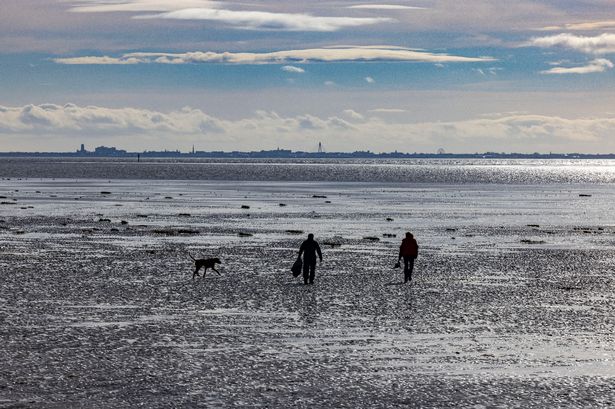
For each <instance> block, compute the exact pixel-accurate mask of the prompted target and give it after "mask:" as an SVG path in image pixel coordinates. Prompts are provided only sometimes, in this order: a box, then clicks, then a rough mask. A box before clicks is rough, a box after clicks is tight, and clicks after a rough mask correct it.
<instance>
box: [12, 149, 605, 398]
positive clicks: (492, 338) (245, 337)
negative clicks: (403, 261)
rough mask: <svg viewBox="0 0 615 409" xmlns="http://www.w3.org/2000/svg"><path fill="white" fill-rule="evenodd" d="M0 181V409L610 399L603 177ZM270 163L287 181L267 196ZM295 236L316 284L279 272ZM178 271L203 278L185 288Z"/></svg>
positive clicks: (383, 170) (18, 172) (21, 176)
mask: <svg viewBox="0 0 615 409" xmlns="http://www.w3.org/2000/svg"><path fill="white" fill-rule="evenodd" d="M1 162H2V163H0V168H1V169H3V172H2V175H1V176H2V179H1V180H0V195H2V196H3V198H2V199H1V200H2V205H0V220H1V221H0V250H1V255H2V256H1V257H0V266H1V271H2V280H1V284H0V333H1V334H2V339H3V342H2V345H1V346H0V358H1V359H2V362H3V363H4V364H3V365H2V369H1V372H0V406H1V407H58V408H59V407H88V408H96V407H100V408H106V407H128V406H142V407H197V406H203V407H268V408H272V407H347V408H357V407H365V408H378V407H382V408H385V407H387V408H390V407H546V406H557V407H601V406H603V407H606V406H611V405H613V403H614V402H615V392H613V389H612V382H613V377H614V376H615V364H614V360H613V358H614V357H615V352H614V348H613V345H614V342H615V339H614V335H613V324H614V318H613V313H612V309H613V305H614V303H615V291H614V290H613V288H614V287H613V285H614V284H615V282H614V281H615V279H614V276H613V270H614V265H615V259H614V258H613V256H612V254H613V245H614V244H615V224H613V222H612V214H613V207H614V206H615V205H613V203H615V189H614V188H613V185H612V184H611V183H610V181H611V177H612V172H611V171H610V168H609V165H608V164H606V165H605V164H598V165H597V166H596V167H588V166H587V165H586V164H579V165H578V166H577V165H575V164H572V165H570V164H568V165H562V166H567V167H564V169H563V170H562V171H561V172H559V173H556V172H551V171H550V170H549V169H546V170H542V171H541V168H540V166H537V165H536V164H532V163H529V164H526V165H524V164H523V163H521V164H520V165H518V166H520V167H523V166H525V170H516V171H514V170H513V171H511V172H507V171H506V170H507V169H506V168H502V166H503V165H501V164H496V165H493V166H491V165H489V164H488V166H487V167H488V169H487V170H484V165H483V164H476V163H460V164H450V163H449V164H445V165H446V166H448V167H449V168H448V169H445V168H442V166H443V165H442V164H440V163H435V164H433V163H431V164H430V163H427V164H421V163H419V164H412V166H415V167H416V169H415V170H407V169H405V168H403V167H404V164H403V163H402V164H394V166H393V168H394V169H396V168H395V166H397V167H401V168H403V169H402V171H399V170H393V176H391V172H392V171H391V166H392V165H390V164H386V163H385V164H382V165H379V164H378V163H376V164H375V165H374V166H375V167H376V168H377V169H376V170H374V171H373V172H377V174H379V175H385V176H383V178H388V179H387V180H380V181H378V180H376V181H370V179H373V178H374V177H373V172H372V173H370V174H368V175H366V176H363V177H360V178H359V179H362V180H348V179H349V177H345V176H344V175H347V174H348V175H351V174H353V173H352V172H350V171H348V168H347V167H348V166H354V164H352V163H350V164H345V163H341V164H339V163H338V164H334V165H335V166H337V168H339V169H341V170H340V171H339V172H338V173H335V172H332V171H330V169H329V171H327V172H323V173H318V172H316V171H314V170H313V168H317V169H318V166H321V165H314V164H310V163H308V164H307V165H306V164H285V163H282V164H273V165H271V164H269V163H265V164H264V165H263V163H257V164H256V165H254V166H256V167H258V166H266V167H268V168H272V167H273V166H277V167H275V168H273V169H272V170H270V171H269V173H266V174H267V175H273V176H271V177H269V176H268V177H259V174H258V173H251V174H250V173H249V169H250V167H249V166H248V165H245V166H244V165H243V164H241V163H240V164H239V165H241V166H243V167H242V170H241V172H239V171H235V170H230V171H229V173H228V174H227V177H224V175H225V173H224V172H221V171H220V169H219V168H220V167H222V168H224V164H219V163H215V164H213V165H211V164H204V165H203V164H197V165H198V166H203V167H205V168H207V169H208V170H201V171H202V172H210V173H211V172H217V173H216V174H220V175H221V176H220V177H210V178H208V179H199V178H196V177H194V178H192V177H190V175H191V174H192V173H190V172H193V171H194V170H183V172H188V174H187V175H188V176H186V175H184V176H185V177H183V178H182V174H179V176H180V178H172V179H171V178H168V177H166V178H165V177H156V173H153V174H152V175H151V177H147V178H146V177H140V178H134V175H135V174H134V172H133V173H131V172H128V173H127V174H123V176H122V177H118V176H117V175H116V174H112V173H111V174H104V177H98V178H94V177H91V176H90V175H88V177H77V174H82V175H83V174H86V173H87V171H84V170H83V169H87V168H89V167H90V165H88V164H86V163H80V164H78V165H77V166H76V169H77V170H75V169H72V170H71V169H69V168H68V167H66V165H58V164H57V163H56V162H53V161H51V162H49V163H46V164H45V165H44V166H41V165H40V164H34V165H32V163H30V167H27V166H23V167H20V166H17V165H15V164H12V165H11V164H10V163H9V164H7V161H1ZM107 165H108V164H104V163H103V164H102V165H101V164H100V163H95V164H94V166H96V167H97V168H96V169H97V172H98V174H99V175H101V173H100V169H101V166H103V167H104V166H107ZM163 165H164V166H166V168H165V169H168V174H172V175H174V176H175V175H177V173H176V172H177V169H176V168H174V167H173V165H172V164H163ZM197 165H194V164H181V166H183V168H185V169H192V168H193V167H195V166H197ZM11 166H12V169H13V170H12V171H11V170H7V169H9V168H11ZM58 166H65V168H66V170H65V171H64V174H65V175H70V177H63V178H61V177H57V176H58V175H56V174H55V173H53V172H55V170H54V169H56V168H58ZM109 166H111V165H109ZM115 166H116V167H117V164H115ZM126 166H129V167H130V169H133V167H134V166H135V165H134V164H132V163H131V164H129V165H126ZM144 166H145V165H144ZM156 166H158V165H156ZM233 166H236V164H231V165H229V169H230V168H232V167H233ZM284 166H286V167H288V168H292V169H291V170H290V171H289V172H291V173H290V174H291V175H292V174H294V173H292V172H303V173H302V175H304V176H303V177H292V178H291V179H294V180H273V179H282V178H280V177H278V176H276V175H278V173H279V174H283V172H282V171H280V169H279V168H280V167H284ZM300 166H303V168H301V167H300ZM323 166H333V165H331V164H326V163H325V164H324V165H323ZM378 166H380V167H378ZM429 166H431V167H432V168H434V169H436V170H430V168H429ZM481 166H483V167H481ZM489 166H491V167H493V168H495V169H496V170H495V171H494V170H492V169H491V168H489ZM515 166H517V165H515ZM297 168H299V170H297ZM24 169H25V170H24ZM36 169H39V171H38V172H39V173H36V172H37V171H36ZM41 169H42V170H41ZM212 169H213V170H212ZM245 169H248V170H245ZM301 169H304V170H301ZM305 169H307V170H305ZM477 169H479V170H480V169H483V170H482V171H481V172H482V173H481V175H483V176H482V177H481V178H479V179H476V176H475V175H477V174H478V173H477V172H478V171H477ZM596 169H598V170H601V171H596ZM26 170H27V171H26ZM201 171H199V172H201ZM406 171H407V172H410V174H413V175H416V178H414V179H413V178H411V177H410V178H408V177H407V176H406V174H405V173H404V172H406ZM58 172H59V171H58ZM117 172H119V171H117ZM245 172H248V173H245ZM395 172H402V173H401V174H402V175H403V177H397V176H395ZM413 172H414V173H413ZM73 173H75V174H73ZM368 173H369V172H368ZM246 174H249V175H250V176H249V177H246V176H245V175H246ZM489 174H491V175H492V178H489ZM506 174H509V175H513V176H512V177H511V178H510V179H509V180H508V182H507V181H506V178H505V175H506ZM556 174H558V175H575V176H574V177H573V178H572V179H571V180H552V179H550V178H552V177H553V175H556ZM45 175H46V176H45ZM130 175H133V178H130ZM236 175H243V177H239V176H237V177H236ZM305 175H308V176H305ZM332 175H338V176H332ZM339 175H342V176H341V177H340V176H339ZM425 175H428V176H429V175H432V176H429V177H431V178H432V179H429V177H427V176H425ZM433 175H435V176H433ZM443 175H444V176H443ZM446 175H449V176H450V175H456V176H455V177H454V178H453V177H446ZM464 175H465V176H464ZM468 175H470V176H468ZM485 175H486V176H485ZM528 175H529V176H528ZM114 176H115V177H114ZM334 177H337V180H331V179H332V178H334ZM464 177H465V179H463V178H464ZM259 178H260V179H261V180H258V179H259ZM433 178H436V179H437V180H436V179H433ZM460 178H461V179H460ZM242 179H243V180H242ZM250 179H251V180H250ZM490 180H491V181H492V182H489V181H490ZM406 231H411V232H412V233H413V234H414V236H415V237H416V239H417V241H418V243H419V246H420V249H419V257H418V259H417V261H416V264H415V272H414V275H413V282H412V283H411V284H409V285H405V284H403V272H402V271H400V270H399V269H394V268H393V266H394V264H395V262H396V261H397V252H398V249H399V244H400V242H401V239H402V238H403V236H404V234H405V232H406ZM308 233H314V235H315V239H316V240H317V241H318V242H319V243H320V245H321V248H322V250H323V262H322V263H319V264H318V265H317V268H316V282H315V284H314V285H313V286H304V285H303V283H302V280H300V279H299V278H294V277H293V276H292V275H291V273H290V267H291V265H292V263H293V262H294V260H295V258H296V256H297V251H298V248H299V245H300V244H301V242H302V240H304V239H305V237H306V236H307V234H308ZM190 255H193V256H195V257H197V258H201V257H202V258H207V257H219V258H220V259H221V261H222V264H221V266H220V267H219V268H218V269H219V270H220V276H218V275H217V274H215V273H213V272H212V271H211V270H209V271H208V273H207V275H206V276H205V277H199V278H197V279H192V272H193V268H194V263H193V261H192V260H191V259H190ZM201 273H202V271H201Z"/></svg>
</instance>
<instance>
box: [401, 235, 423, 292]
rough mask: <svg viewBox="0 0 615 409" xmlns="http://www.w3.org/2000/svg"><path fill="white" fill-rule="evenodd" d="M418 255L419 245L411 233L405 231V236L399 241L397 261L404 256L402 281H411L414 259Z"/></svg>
mask: <svg viewBox="0 0 615 409" xmlns="http://www.w3.org/2000/svg"><path fill="white" fill-rule="evenodd" d="M418 255H419V245H418V243H417V242H416V240H415V239H414V236H412V233H410V232H408V233H406V238H405V239H403V240H402V241H401V246H399V258H398V259H397V262H398V263H399V261H400V260H401V258H402V257H403V258H404V283H407V282H408V281H412V270H413V269H414V260H415V259H416V258H417V257H418Z"/></svg>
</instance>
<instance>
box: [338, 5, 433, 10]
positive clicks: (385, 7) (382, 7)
mask: <svg viewBox="0 0 615 409" xmlns="http://www.w3.org/2000/svg"><path fill="white" fill-rule="evenodd" d="M347 8H349V9H365V10H426V9H425V7H414V6H404V5H401V4H356V5H354V6H348V7H347Z"/></svg>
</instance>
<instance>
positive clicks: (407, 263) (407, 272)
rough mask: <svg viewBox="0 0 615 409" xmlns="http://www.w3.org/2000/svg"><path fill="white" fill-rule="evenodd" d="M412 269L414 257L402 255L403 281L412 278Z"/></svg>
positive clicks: (405, 281)
mask: <svg viewBox="0 0 615 409" xmlns="http://www.w3.org/2000/svg"><path fill="white" fill-rule="evenodd" d="M413 269H414V257H406V256H404V283H407V282H408V281H410V280H412V270H413ZM303 274H305V273H303Z"/></svg>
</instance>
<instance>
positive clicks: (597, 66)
mask: <svg viewBox="0 0 615 409" xmlns="http://www.w3.org/2000/svg"><path fill="white" fill-rule="evenodd" d="M611 68H613V63H612V62H611V61H609V60H607V59H605V58H597V59H595V60H592V61H590V62H589V63H588V64H587V65H584V66H581V67H554V68H551V69H548V70H545V71H541V72H540V73H541V74H591V73H596V72H604V71H606V70H608V69H611Z"/></svg>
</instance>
